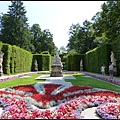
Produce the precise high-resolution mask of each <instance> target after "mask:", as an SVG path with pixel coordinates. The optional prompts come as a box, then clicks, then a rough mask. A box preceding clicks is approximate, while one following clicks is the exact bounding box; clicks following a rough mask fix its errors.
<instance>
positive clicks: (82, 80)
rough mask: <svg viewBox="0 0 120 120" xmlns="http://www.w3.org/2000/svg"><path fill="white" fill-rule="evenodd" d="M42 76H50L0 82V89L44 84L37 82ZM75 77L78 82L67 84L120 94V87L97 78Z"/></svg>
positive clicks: (73, 81) (36, 75) (76, 75)
mask: <svg viewBox="0 0 120 120" xmlns="http://www.w3.org/2000/svg"><path fill="white" fill-rule="evenodd" d="M41 75H49V74H31V75H30V77H26V78H17V79H14V80H9V81H6V82H0V88H7V87H12V86H17V85H30V84H35V83H37V82H43V81H44V80H42V79H41V80H35V78H36V77H38V76H41ZM64 75H72V74H64ZM73 76H74V77H75V78H76V80H71V79H68V80H65V81H66V82H71V83H72V84H73V85H85V86H91V87H95V88H103V89H108V90H112V91H116V92H120V87H118V86H115V85H113V84H110V83H107V82H105V81H102V80H97V79H95V78H91V77H83V76H84V75H82V74H73Z"/></svg>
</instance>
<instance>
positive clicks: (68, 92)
mask: <svg viewBox="0 0 120 120" xmlns="http://www.w3.org/2000/svg"><path fill="white" fill-rule="evenodd" d="M2 46H3V47H2V49H1V50H2V52H3V53H4V54H2V55H3V56H2V57H3V60H1V61H2V62H3V64H2V65H3V66H2V67H3V74H2V70H1V78H0V88H1V89H0V111H1V115H0V118H1V119H84V117H85V116H83V115H82V114H81V113H82V112H83V111H84V110H86V109H88V108H92V107H96V110H95V113H96V115H97V116H98V118H99V119H119V118H120V115H119V114H120V87H119V85H120V82H118V81H117V82H115V79H113V81H114V82H112V81H111V80H110V79H108V78H105V77H103V76H101V78H99V79H100V80H99V79H97V75H92V74H91V73H93V72H92V71H91V72H89V69H91V68H87V67H89V66H87V64H90V63H87V62H86V63H85V60H87V59H88V57H89V54H88V56H87V55H86V56H85V55H75V56H67V58H66V62H67V70H66V72H65V71H64V70H63V71H62V70H61V67H62V66H61V64H62V62H61V58H62V57H61V58H60V57H59V55H56V56H57V57H56V56H55V55H54V56H51V55H50V54H35V55H32V54H31V53H29V52H28V51H25V50H23V49H21V48H19V47H18V48H17V47H15V46H11V45H8V44H3V45H2ZM105 47H108V45H106V46H103V48H104V49H105ZM8 48H9V49H8ZM99 49H100V50H101V49H102V48H98V49H97V51H98V50H99ZM11 51H12V52H11ZM94 52H96V51H93V54H95V53H94ZM110 53H111V52H110V51H109V55H107V53H106V54H105V55H107V57H108V58H109V59H106V62H108V61H109V60H110ZM91 54H92V53H91V52H90V55H91ZM98 55H99V54H98ZM21 56H22V57H21ZM97 57H98V56H97ZM54 58H56V59H58V60H59V61H58V64H57V60H55V59H54ZM94 58H95V56H94ZM81 59H82V60H83V62H82V64H83V66H82V67H83V70H85V69H88V72H87V70H86V71H80V67H81V65H79V66H78V65H76V63H78V64H80V61H81ZM21 61H23V62H21ZM36 61H37V62H36ZM51 61H52V62H51ZM73 61H74V62H73ZM89 61H90V60H89ZM91 62H92V61H91ZM94 64H95V62H94ZM96 64H98V63H96ZM57 65H58V67H57V68H56V66H57ZM59 65H60V66H59ZM59 70H60V71H61V73H60V71H59ZM96 70H97V69H96ZM22 71H23V72H22ZM56 71H57V72H58V73H59V74H58V73H56ZM51 73H52V74H51ZM42 75H45V76H48V77H50V78H51V77H52V78H53V77H54V78H56V79H57V77H64V76H73V77H74V78H75V79H67V77H66V79H64V80H65V82H68V83H69V82H70V83H71V84H72V86H67V87H66V86H65V85H64V84H62V83H61V84H60V83H52V82H51V83H46V79H42V78H40V79H36V78H37V77H39V76H42ZM56 75H57V76H56ZM90 76H91V77H90ZM61 80H62V79H61ZM50 81H52V79H51V80H50ZM38 83H42V84H38ZM111 83H114V84H111ZM36 85H37V87H36ZM53 108H54V109H53Z"/></svg>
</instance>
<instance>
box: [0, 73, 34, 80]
mask: <svg viewBox="0 0 120 120" xmlns="http://www.w3.org/2000/svg"><path fill="white" fill-rule="evenodd" d="M31 74H36V72H29V73H23V74H18V75H11V76H4V77H1V78H0V82H4V81H8V80H13V79H16V78H20V77H23V76H27V75H31Z"/></svg>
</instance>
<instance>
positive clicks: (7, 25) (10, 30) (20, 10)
mask: <svg viewBox="0 0 120 120" xmlns="http://www.w3.org/2000/svg"><path fill="white" fill-rule="evenodd" d="M11 3H12V5H10V6H9V11H8V12H7V14H3V16H2V18H1V40H2V41H3V42H4V43H8V44H11V45H17V46H19V47H21V48H24V49H26V50H30V49H31V47H33V46H30V44H31V39H32V37H31V39H30V40H28V38H29V35H30V33H29V28H28V26H29V25H28V23H27V21H28V19H27V17H26V15H25V14H26V10H25V8H24V7H23V2H21V1H11Z"/></svg>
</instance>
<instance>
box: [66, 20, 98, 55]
mask: <svg viewBox="0 0 120 120" xmlns="http://www.w3.org/2000/svg"><path fill="white" fill-rule="evenodd" d="M69 35H70V37H69V40H68V41H69V43H68V45H67V48H68V51H70V50H72V49H75V50H76V52H78V53H79V54H85V53H86V52H87V51H89V50H91V49H93V48H95V47H96V46H97V43H96V42H94V39H95V38H94V37H93V36H92V30H91V23H90V22H89V21H87V20H85V21H84V22H83V27H81V26H80V25H79V24H76V25H73V24H72V26H71V27H70V29H69Z"/></svg>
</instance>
